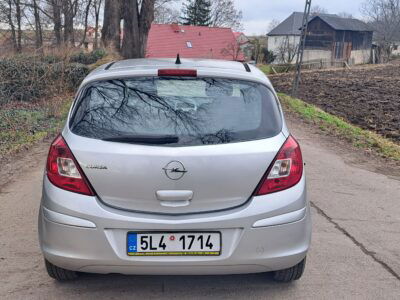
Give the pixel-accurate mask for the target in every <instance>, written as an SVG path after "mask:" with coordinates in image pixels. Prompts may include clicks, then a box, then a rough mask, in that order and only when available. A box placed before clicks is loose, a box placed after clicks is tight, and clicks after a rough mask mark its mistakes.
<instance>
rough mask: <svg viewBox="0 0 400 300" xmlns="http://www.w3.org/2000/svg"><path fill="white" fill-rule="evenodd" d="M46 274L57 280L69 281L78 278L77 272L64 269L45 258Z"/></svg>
mask: <svg viewBox="0 0 400 300" xmlns="http://www.w3.org/2000/svg"><path fill="white" fill-rule="evenodd" d="M45 264H46V270H47V274H49V276H50V277H51V278H53V279H55V280H57V281H69V280H74V279H77V278H78V273H77V272H75V271H70V270H66V269H63V268H60V267H57V266H55V265H53V264H52V263H51V262H49V261H48V260H45Z"/></svg>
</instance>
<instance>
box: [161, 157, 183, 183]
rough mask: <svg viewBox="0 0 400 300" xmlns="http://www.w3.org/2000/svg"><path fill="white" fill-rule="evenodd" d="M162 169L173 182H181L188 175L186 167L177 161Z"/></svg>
mask: <svg viewBox="0 0 400 300" xmlns="http://www.w3.org/2000/svg"><path fill="white" fill-rule="evenodd" d="M162 169H163V170H164V172H165V175H166V176H167V177H168V178H169V179H171V180H179V179H181V178H182V177H183V176H184V175H185V174H186V173H187V171H186V169H185V166H184V165H183V164H182V163H181V162H180V161H177V160H173V161H171V162H169V163H168V164H167V165H166V166H165V167H164V168H162Z"/></svg>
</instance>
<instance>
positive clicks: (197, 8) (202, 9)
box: [182, 0, 212, 26]
mask: <svg viewBox="0 0 400 300" xmlns="http://www.w3.org/2000/svg"><path fill="white" fill-rule="evenodd" d="M211 21H212V20H211V2H210V1H209V0H187V3H185V4H184V5H183V17H182V23H183V25H197V26H210V24H211Z"/></svg>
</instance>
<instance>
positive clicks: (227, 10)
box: [211, 0, 243, 30]
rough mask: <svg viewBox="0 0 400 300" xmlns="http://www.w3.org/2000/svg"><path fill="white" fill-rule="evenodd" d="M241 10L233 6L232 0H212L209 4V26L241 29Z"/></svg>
mask: <svg viewBox="0 0 400 300" xmlns="http://www.w3.org/2000/svg"><path fill="white" fill-rule="evenodd" d="M242 18H243V15H242V11H240V10H237V9H236V8H235V3H234V1H233V0H214V1H212V6H211V26H215V27H230V28H233V29H234V30H242V29H243V25H242Z"/></svg>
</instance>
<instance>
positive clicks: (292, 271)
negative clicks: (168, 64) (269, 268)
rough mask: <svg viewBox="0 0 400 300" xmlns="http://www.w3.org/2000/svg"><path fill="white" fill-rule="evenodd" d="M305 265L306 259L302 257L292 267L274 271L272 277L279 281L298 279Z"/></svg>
mask: <svg viewBox="0 0 400 300" xmlns="http://www.w3.org/2000/svg"><path fill="white" fill-rule="evenodd" d="M305 266H306V259H305V258H304V259H303V260H302V261H301V262H299V263H298V264H297V265H295V266H294V267H291V268H288V269H284V270H279V271H275V272H274V277H273V278H274V280H275V281H279V282H291V281H294V280H298V279H300V278H301V276H302V275H303V272H304V269H305Z"/></svg>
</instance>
